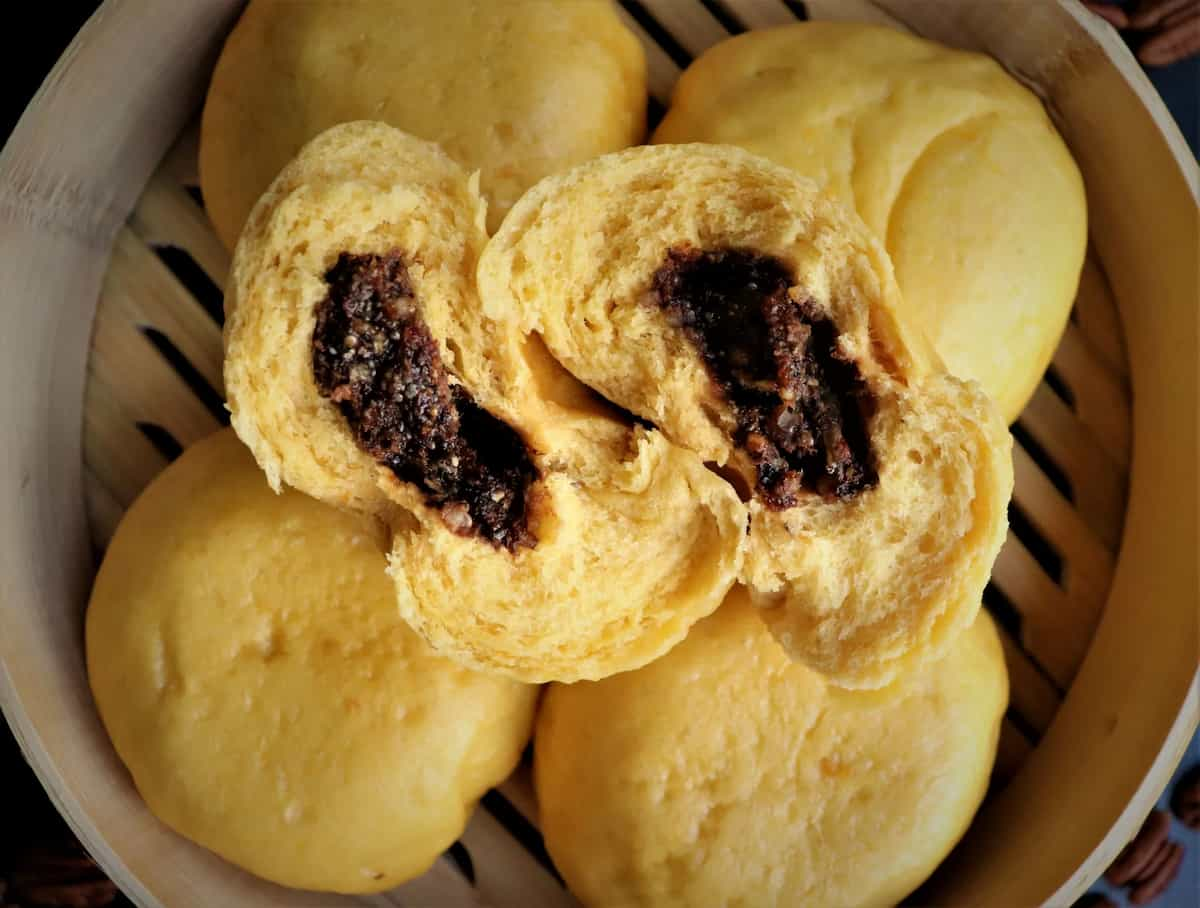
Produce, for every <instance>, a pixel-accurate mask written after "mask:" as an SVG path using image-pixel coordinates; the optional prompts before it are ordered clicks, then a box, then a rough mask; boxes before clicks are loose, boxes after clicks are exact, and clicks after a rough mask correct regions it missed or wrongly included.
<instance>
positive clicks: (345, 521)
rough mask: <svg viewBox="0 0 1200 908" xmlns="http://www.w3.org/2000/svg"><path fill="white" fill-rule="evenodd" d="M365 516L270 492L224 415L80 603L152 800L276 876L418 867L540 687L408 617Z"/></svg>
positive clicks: (95, 676)
mask: <svg viewBox="0 0 1200 908" xmlns="http://www.w3.org/2000/svg"><path fill="white" fill-rule="evenodd" d="M385 544H386V538H385V534H384V532H383V530H382V528H381V527H380V526H379V525H378V524H377V523H376V522H375V521H374V520H372V519H371V518H368V517H364V516H362V515H358V514H353V513H349V512H345V511H340V510H337V509H335V508H331V507H329V506H327V505H323V504H321V503H320V502H318V501H315V500H313V499H312V498H308V497H307V496H304V495H301V494H299V493H297V492H292V491H287V492H284V493H283V494H282V495H276V494H273V493H272V492H271V489H270V488H269V487H268V485H267V483H266V481H265V480H264V478H263V475H262V472H261V471H260V470H259V469H258V468H257V467H256V466H255V463H254V460H253V458H252V457H251V456H250V454H249V452H248V451H247V450H246V449H245V447H244V446H243V445H242V444H241V443H240V442H239V441H238V439H237V437H236V436H235V435H234V433H233V432H232V431H228V430H225V431H221V432H218V433H217V434H216V435H214V436H212V437H211V438H208V439H206V440H204V441H202V442H199V443H198V444H196V445H194V446H193V447H191V448H189V449H188V450H187V451H186V452H185V453H184V454H183V455H182V457H180V458H179V459H178V460H177V461H176V462H175V463H173V464H172V465H171V466H170V467H168V468H167V470H166V471H165V472H164V473H163V474H162V475H161V476H159V477H158V478H157V479H155V480H154V482H152V483H151V484H150V486H149V487H148V488H147V489H146V491H145V492H144V493H143V494H142V495H141V497H139V498H138V500H137V501H136V502H135V503H134V505H133V506H132V507H131V508H130V509H129V511H128V512H127V513H126V515H125V518H124V519H123V520H122V522H121V525H120V527H119V528H118V530H117V533H116V536H115V537H114V538H113V541H112V543H111V545H110V546H109V548H108V552H107V554H106V556H105V559H104V563H103V565H102V566H101V568H100V573H99V575H98V577H97V578H96V584H95V587H94V589H93V591H92V599H91V604H90V606H89V608H88V613H87V661H88V675H89V679H90V681H91V686H92V692H93V694H94V696H95V699H96V705H97V707H98V709H99V711H100V715H101V718H102V719H103V721H104V725H105V727H106V729H107V730H108V733H109V736H110V737H111V738H112V742H113V746H114V747H115V748H116V750H117V753H118V754H119V755H120V757H121V759H122V760H123V761H124V763H125V765H126V766H127V767H128V768H129V771H130V773H131V774H132V776H133V780H134V783H135V784H136V785H137V787H138V790H139V791H140V792H141V794H142V796H143V797H144V798H145V800H146V803H147V804H148V805H149V806H150V809H151V810H153V811H154V813H155V814H156V815H157V816H158V817H159V818H160V819H162V820H163V821H164V822H165V823H167V825H169V826H170V827H171V828H173V829H175V830H176V831H177V832H179V833H181V834H182V835H184V836H186V837H188V838H190V839H192V840H194V841H196V842H198V843H199V844H201V845H203V846H205V847H206V848H209V849H211V850H213V851H215V852H217V853H218V854H220V855H222V856H223V857H225V858H227V859H228V860H230V861H232V862H234V863H235V864H238V865H240V866H242V867H244V868H246V869H248V870H250V871H252V872H254V873H256V874H258V875H260V876H262V877H265V878H267V879H269V880H273V881H275V882H278V883H281V884H283V885H287V886H296V887H300V888H304V889H321V890H335V891H339V892H373V891H379V890H383V889H388V888H391V887H393V886H396V885H398V884H399V883H401V882H403V881H404V880H407V879H410V878H412V877H415V876H417V875H419V874H421V873H423V872H424V871H425V870H426V869H427V868H428V867H429V865H430V864H432V863H433V861H434V860H435V859H436V858H437V857H438V855H439V854H441V852H442V851H443V850H444V849H446V848H447V847H449V846H450V845H451V844H452V843H453V842H454V841H455V839H457V838H458V836H459V835H460V834H461V833H462V830H463V828H464V826H465V825H466V821H467V817H468V815H469V813H470V811H471V809H472V808H473V806H474V803H475V801H476V800H477V799H478V798H479V797H480V796H481V795H482V794H483V792H484V791H486V790H487V789H488V788H489V787H491V786H493V785H495V784H496V783H498V782H499V781H500V780H501V779H503V778H504V777H505V776H507V775H508V774H509V772H511V771H512V769H513V767H514V766H515V765H516V763H517V760H518V759H519V758H520V754H521V751H522V749H523V748H524V746H525V743H526V741H527V739H528V737H529V731H530V727H531V724H532V722H533V712H534V706H535V703H536V700H537V695H538V690H537V688H535V687H529V686H526V685H522V684H517V683H514V682H512V681H508V680H506V679H503V678H497V677H494V676H487V675H483V674H477V673H474V672H471V671H468V670H467V669H464V668H462V667H460V666H459V665H456V664H455V663H454V662H452V661H450V660H448V659H444V658H441V657H439V656H438V655H436V654H435V653H434V652H433V650H432V649H430V648H429V646H427V645H426V644H425V643H424V642H423V641H422V640H421V639H420V638H419V637H418V636H417V635H416V634H415V633H413V632H412V631H411V630H410V629H409V628H408V627H407V626H406V625H405V624H404V622H403V621H402V620H401V619H400V616H399V615H398V614H397V612H396V606H395V595H394V593H393V591H392V585H391V584H390V583H389V582H388V579H387V575H386V574H385V570H384V569H385V558H384V546H385Z"/></svg>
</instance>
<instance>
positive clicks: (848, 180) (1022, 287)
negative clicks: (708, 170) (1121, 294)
mask: <svg viewBox="0 0 1200 908" xmlns="http://www.w3.org/2000/svg"><path fill="white" fill-rule="evenodd" d="M654 141H655V142H663V143H678V142H715V143H728V144H731V145H737V146H740V147H742V148H745V149H747V150H748V151H752V152H755V153H756V154H761V155H763V156H765V157H767V158H770V159H771V160H773V161H775V162H777V163H780V164H785V165H787V166H789V167H791V168H793V169H794V170H796V171H798V172H799V173H801V174H803V175H804V176H807V177H809V178H811V179H813V180H815V181H817V182H818V183H819V184H820V185H821V186H822V187H823V188H824V189H825V190H826V191H828V192H830V193H831V194H833V195H834V196H835V197H836V198H837V199H839V200H840V201H841V202H842V203H843V204H846V205H848V206H851V207H853V208H854V209H855V210H856V211H857V212H858V214H859V215H861V217H862V218H863V220H864V221H865V222H866V223H867V225H868V227H870V228H871V229H872V230H873V231H875V233H876V234H877V235H878V236H879V238H880V239H881V240H882V241H883V242H884V244H885V245H886V247H887V251H888V253H889V255H890V256H891V259H892V262H893V264H894V265H895V269H896V279H897V281H898V283H899V285H900V289H901V291H902V293H903V313H902V314H903V315H904V317H905V318H908V319H911V321H912V323H913V325H914V326H915V327H916V328H918V329H920V330H922V331H924V332H925V333H926V334H927V335H928V336H929V338H930V340H931V341H932V342H933V344H934V346H935V347H936V348H937V351H938V353H939V354H940V355H941V357H942V359H944V360H945V362H946V365H947V367H948V368H949V370H950V371H951V372H952V373H954V374H955V375H960V376H962V377H964V378H973V379H976V380H978V381H979V382H980V384H981V385H982V386H983V389H984V391H986V392H987V393H988V395H989V396H990V397H991V398H992V399H993V400H995V401H996V403H997V405H998V406H999V407H1000V410H1001V412H1002V413H1003V415H1004V417H1005V418H1006V419H1007V420H1008V421H1010V422H1011V421H1012V420H1014V419H1016V417H1017V414H1018V413H1020V411H1021V409H1022V407H1023V406H1024V405H1025V402H1026V401H1027V400H1028V399H1029V397H1030V395H1031V394H1032V393H1033V390H1034V388H1035V387H1036V386H1037V383H1038V382H1039V381H1040V380H1041V376H1042V373H1043V372H1044V371H1045V369H1046V366H1047V365H1048V364H1049V362H1050V358H1051V356H1052V355H1053V353H1054V349H1055V347H1056V346H1057V345H1058V339H1059V337H1060V336H1061V334H1062V331H1063V328H1064V327H1065V325H1066V322H1067V317H1068V314H1069V313H1070V310H1071V305H1072V302H1073V300H1074V297H1075V291H1076V288H1077V285H1078V282H1079V274H1080V269H1081V267H1082V265H1083V258H1084V252H1085V247H1086V243H1087V209H1086V202H1085V199H1084V187H1083V181H1082V178H1081V177H1080V174H1079V170H1078V168H1077V167H1076V165H1075V162H1074V161H1073V160H1072V159H1071V155H1070V153H1069V152H1068V150H1067V148H1066V145H1065V144H1064V143H1063V141H1062V139H1061V138H1060V137H1059V135H1058V133H1057V132H1056V131H1055V129H1054V126H1053V124H1052V123H1051V122H1050V119H1049V117H1048V116H1047V115H1046V112H1045V110H1044V109H1043V107H1042V104H1041V102H1040V101H1039V100H1038V98H1037V97H1036V96H1035V95H1034V94H1033V93H1032V92H1031V91H1029V90H1028V89H1026V88H1025V87H1023V86H1022V85H1021V84H1020V83H1018V82H1017V81H1016V80H1015V79H1014V78H1012V77H1011V76H1009V75H1008V73H1006V72H1005V71H1004V70H1003V69H1002V68H1001V67H1000V65H999V64H998V63H996V61H994V60H992V59H990V58H988V57H985V56H982V55H980V54H974V53H966V52H963V51H959V50H953V49H951V48H948V47H944V46H942V45H939V44H935V43H934V42H931V41H926V40H923V39H920V38H916V37H913V36H911V35H907V34H903V33H901V32H897V31H893V30H891V29H887V28H881V27H878V26H869V25H858V24H851V23H837V22H805V23H798V24H796V25H789V26H784V27H781V28H773V29H766V30H763V31H754V32H749V33H746V34H743V35H739V36H737V37H736V38H733V39H730V40H728V41H724V42H722V43H720V44H718V45H716V46H714V47H713V48H711V49H710V50H708V51H707V52H706V53H704V54H703V55H702V56H701V57H700V58H699V59H697V60H696V61H695V62H694V63H693V64H692V65H691V66H690V67H689V68H688V69H687V71H686V72H685V73H684V74H683V76H682V77H681V78H680V80H679V82H678V83H677V85H676V88H675V91H674V95H673V97H672V100H671V106H670V109H669V110H668V112H667V115H666V117H665V118H664V119H663V121H662V123H661V124H660V125H659V127H658V129H657V130H656V131H655V134H654Z"/></svg>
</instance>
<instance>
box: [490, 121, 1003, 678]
mask: <svg viewBox="0 0 1200 908" xmlns="http://www.w3.org/2000/svg"><path fill="white" fill-rule="evenodd" d="M479 289H480V294H481V297H482V305H483V307H484V312H485V313H487V314H491V315H492V316H493V317H495V318H500V317H502V316H504V315H505V314H506V313H511V312H514V311H517V312H520V314H521V315H520V317H521V319H522V330H523V331H525V332H528V333H530V334H532V335H534V336H537V337H540V338H541V339H542V340H543V341H544V343H545V345H546V348H547V349H548V350H549V351H550V353H551V354H552V355H553V356H555V357H556V358H557V359H558V360H559V362H561V363H562V365H563V366H564V367H565V368H566V369H567V370H568V371H569V372H570V373H571V374H573V375H574V376H576V377H577V378H578V379H579V380H581V381H583V382H584V383H586V384H587V385H589V386H590V387H592V388H594V389H595V390H596V391H597V392H599V393H600V394H601V395H603V396H604V397H605V398H607V399H608V400H611V401H613V402H614V403H616V404H617V405H618V406H620V407H623V408H624V409H626V410H628V411H630V412H632V413H634V414H636V415H637V416H639V417H641V418H642V419H644V420H646V421H648V422H649V423H651V424H653V425H654V426H656V427H658V428H659V429H661V430H662V432H663V433H664V434H665V435H666V436H667V437H668V438H669V439H671V440H672V441H673V442H675V443H676V444H677V445H680V446H682V447H684V448H687V449H689V450H690V451H693V452H695V454H696V455H697V457H698V458H699V459H701V460H703V461H706V462H710V463H713V464H716V465H718V466H720V467H722V468H723V469H722V475H724V476H726V477H727V478H731V479H732V480H733V481H734V482H735V483H736V484H737V485H739V487H740V488H741V489H742V490H743V494H744V495H745V496H747V497H748V498H749V499H750V500H749V503H748V509H749V515H750V527H749V537H748V540H747V543H748V544H747V549H746V556H745V562H744V566H743V569H742V572H741V575H740V576H741V578H742V580H743V581H744V582H745V583H746V584H748V585H749V586H750V588H751V590H752V595H753V597H754V599H755V602H756V604H757V605H760V606H761V607H762V608H763V615H764V617H765V618H766V620H767V621H768V623H769V624H770V626H771V629H772V630H773V631H774V632H775V634H776V636H777V637H778V638H779V640H780V641H781V642H782V643H783V644H784V646H785V648H786V649H787V650H788V651H789V652H791V653H792V655H793V656H794V657H796V658H798V659H801V660H803V661H804V662H806V663H807V664H808V665H810V666H811V667H813V668H815V669H817V670H818V671H820V672H821V673H822V674H824V675H826V676H827V677H828V678H829V679H831V680H833V681H834V682H835V683H837V684H840V685H843V686H846V687H858V688H861V687H878V686H880V685H883V684H886V683H887V682H888V681H890V680H891V679H892V678H893V677H895V675H896V674H897V673H898V672H900V671H902V670H904V668H905V667H906V666H911V665H914V664H917V663H920V662H921V661H922V660H924V659H926V658H928V657H930V656H932V655H936V654H937V653H940V652H942V651H944V649H945V648H946V647H947V646H948V645H950V643H951V641H953V640H954V638H955V637H956V636H957V635H958V634H959V633H960V632H961V631H962V630H964V629H965V628H966V627H967V626H968V625H970V623H971V621H972V619H973V618H974V616H975V613H976V611H977V610H978V608H979V602H980V597H981V595H982V592H983V588H984V586H985V585H986V583H987V580H988V576H989V574H990V572H991V567H992V563H993V562H994V560H995V558H996V554H997V553H998V551H999V549H1000V546H1001V544H1002V543H1003V541H1004V538H1005V530H1006V527H1007V516H1006V514H1007V510H1006V509H1007V504H1008V499H1009V496H1010V494H1011V492H1012V483H1013V474H1012V454H1011V448H1012V441H1011V438H1010V436H1009V434H1008V431H1007V429H1006V428H1005V425H1004V422H1003V420H1002V419H1001V417H1000V415H999V413H998V412H997V411H996V408H995V406H994V405H993V404H992V403H991V401H990V400H989V399H988V398H987V397H986V396H985V395H984V394H983V393H982V392H981V390H980V389H979V386H978V385H977V384H975V383H974V382H970V381H961V380H959V379H957V378H954V377H952V376H950V375H947V374H946V373H945V372H944V370H943V368H942V366H941V364H940V362H939V361H938V359H937V357H936V355H934V354H932V353H931V352H930V351H929V350H928V348H927V346H926V344H925V342H924V341H923V338H922V337H921V335H920V334H919V333H915V332H911V331H909V330H908V329H907V327H906V325H905V323H904V322H903V321H900V320H897V317H896V313H897V312H898V311H899V310H901V309H902V308H903V301H902V300H901V298H900V295H899V292H898V290H897V288H896V284H895V280H894V278H893V275H892V269H891V265H890V263H889V262H888V258H887V254H886V253H885V252H884V251H883V249H882V248H881V247H880V245H879V243H878V242H877V241H876V240H875V239H874V237H873V236H872V235H871V234H870V233H869V231H867V230H866V229H865V228H864V226H863V224H862V222H861V221H860V220H859V219H858V218H856V217H855V216H854V214H853V213H852V212H850V211H848V210H847V209H844V208H843V207H841V206H840V205H838V204H836V203H835V202H834V201H833V200H831V199H829V198H828V197H826V196H824V195H822V194H821V193H819V192H818V191H817V189H816V187H815V186H814V185H813V184H812V183H811V182H810V181H808V180H806V179H804V178H802V177H800V176H798V175H797V174H796V173H795V172H794V171H791V170H788V169H786V168H783V167H780V166H778V165H776V164H772V163H770V162H769V161H767V160H765V159H763V158H760V157H756V156H754V155H750V154H748V153H746V152H744V151H741V150H739V149H736V148H732V147H729V146H709V145H695V144H693V145H674V146H672V145H658V146H651V147H642V148H633V149H628V150H626V151H621V152H616V153H614V154H611V155H606V156H604V157H601V158H597V159H595V160H594V161H591V162H589V163H587V164H584V165H580V166H579V167H576V168H573V169H572V170H570V171H566V172H564V173H562V174H557V175H555V176H552V177H548V178H546V179H545V180H543V181H542V182H541V183H539V184H538V185H537V186H536V187H534V188H533V189H531V190H530V191H529V192H528V193H526V194H525V196H524V197H523V198H522V199H521V201H520V202H518V203H517V205H516V206H514V207H513V209H512V211H511V212H510V213H509V215H508V217H507V218H506V219H505V221H504V224H503V226H502V227H501V229H500V230H499V231H498V232H497V233H496V235H495V236H494V237H493V238H492V239H491V241H490V242H489V243H488V245H487V247H486V248H485V249H484V251H483V253H482V257H481V259H480V264H479Z"/></svg>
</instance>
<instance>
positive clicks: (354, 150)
mask: <svg viewBox="0 0 1200 908" xmlns="http://www.w3.org/2000/svg"><path fill="white" fill-rule="evenodd" d="M482 210H483V209H482V201H481V199H480V197H479V194H478V188H477V185H476V182H475V181H474V180H473V179H470V178H468V176H467V174H466V173H465V172H464V171H463V170H462V169H461V168H460V167H459V166H458V165H457V164H455V163H454V162H453V161H452V160H451V159H450V158H449V157H448V156H446V155H445V154H444V153H443V152H442V151H441V150H439V149H438V148H437V146H435V145H433V144H431V143H428V142H424V141H422V140H420V139H416V138H414V137H412V136H409V135H407V134H405V133H402V132H400V131H399V130H396V129H393V128H392V127H390V126H387V125H386V124H383V123H372V122H359V123H348V124H342V125H340V126H337V127H334V128H332V129H330V130H327V131H326V132H325V133H323V134H322V135H321V136H319V137H318V138H316V139H314V140H313V141H312V142H311V143H309V144H308V145H307V146H305V148H304V149H303V150H302V151H301V153H300V155H299V156H297V158H296V160H295V161H293V162H292V163H290V164H289V165H288V166H287V167H286V168H284V170H283V171H282V172H281V173H280V174H279V176H278V178H277V179H276V180H275V181H274V182H273V183H272V185H271V188H270V189H269V190H268V191H267V193H266V194H265V195H264V196H263V197H262V199H261V200H260V201H259V202H258V204H257V205H256V206H255V209H254V211H253V213H252V214H251V217H250V219H249V221H248V223H247V226H246V229H245V231H244V232H243V234H242V237H241V239H240V241H239V242H238V245H237V248H236V250H235V253H234V260H233V269H232V272H231V275H230V280H229V282H228V284H227V288H226V324H225V354H226V355H225V387H226V391H227V393H228V396H229V408H230V411H231V414H232V422H233V426H234V428H235V429H236V430H237V432H238V434H239V436H241V438H242V439H243V440H244V441H245V442H246V443H247V445H248V446H249V447H250V449H251V450H252V451H253V453H254V455H255V457H256V459H257V460H258V462H259V464H260V465H261V466H262V467H263V469H264V470H265V471H266V473H267V476H268V478H269V480H270V482H271V484H272V486H274V487H275V488H279V487H281V485H283V484H287V485H290V486H293V487H294V488H297V489H299V490H300V491H302V492H305V493H307V494H309V495H313V496H314V497H317V498H319V499H321V500H323V501H326V502H328V503H331V504H335V505H338V506H341V507H349V508H354V509H358V510H363V511H366V512H368V513H371V514H375V515H377V516H379V517H380V518H382V519H383V520H385V521H386V522H387V524H388V526H389V528H390V530H391V534H392V540H391V548H392V553H391V571H392V574H393V577H394V578H395V581H396V592H397V598H398V602H399V607H400V611H401V614H402V615H403V617H404V618H405V619H406V620H407V621H408V622H409V623H410V624H411V625H412V626H413V628H414V629H416V630H417V632H418V633H419V634H420V635H421V636H422V637H424V638H425V639H426V640H427V641H428V642H430V643H431V644H432V645H433V646H434V647H435V648H436V649H437V650H438V651H439V652H441V653H443V654H446V655H449V656H451V657H453V658H455V659H457V660H459V661H460V662H462V663H463V664H466V665H469V666H471V667H474V668H478V669H485V670H491V671H498V672H503V673H505V674H507V675H509V676H511V677H513V678H516V679H518V680H522V681H533V682H541V681H548V680H560V681H567V680H575V679H579V678H590V679H595V678H600V677H603V676H604V675H606V674H610V673H611V672H614V671H623V670H627V669H630V668H636V667H637V666H640V665H644V664H645V663H646V662H647V661H649V660H650V659H653V658H654V657H656V656H658V655H660V654H661V653H663V652H665V651H666V650H667V649H668V648H669V647H670V646H672V645H673V644H674V643H676V642H678V641H679V640H681V639H682V638H683V636H684V634H685V633H686V632H687V629H688V627H690V626H691V624H692V623H693V622H695V621H696V620H698V619H699V618H701V617H703V616H704V615H707V614H709V613H710V612H712V610H713V609H715V608H716V607H717V605H718V604H720V602H721V600H722V599H723V598H724V596H725V593H726V592H727V591H728V590H729V588H730V586H732V584H733V582H734V579H735V578H736V576H737V573H738V570H739V569H740V567H741V564H742V558H743V554H744V547H745V539H746V533H745V527H746V510H745V507H744V506H743V505H742V503H741V502H740V501H739V500H738V497H737V495H736V493H735V492H734V491H733V489H732V488H730V487H729V486H728V485H727V484H726V483H725V482H724V480H722V479H721V478H720V477H718V476H716V475H714V474H713V473H710V472H709V471H708V470H707V469H705V467H704V465H703V463H702V462H701V461H700V460H699V459H698V458H697V457H695V455H693V454H692V453H691V452H690V451H687V450H686V449H684V448H683V447H680V446H678V445H675V444H672V443H671V442H670V441H668V439H667V438H666V437H664V435H663V434H662V433H660V432H656V431H652V430H648V429H645V428H642V427H638V426H631V425H629V424H628V423H627V422H626V421H624V420H622V419H621V418H619V415H618V414H616V413H615V412H614V411H613V410H612V408H611V407H609V406H608V405H607V404H605V403H604V402H603V401H601V400H599V399H598V398H596V396H595V395H594V394H591V393H590V392H588V391H587V389H586V388H584V386H582V385H581V384H579V383H578V382H577V381H576V380H575V379H573V378H571V376H570V375H569V374H567V373H566V372H565V371H564V370H563V369H562V368H561V367H560V366H559V365H558V364H557V363H556V362H555V361H554V360H553V359H552V358H551V356H550V355H549V354H548V353H547V352H546V349H545V347H544V346H543V345H542V344H541V342H540V340H538V339H537V338H536V337H532V336H528V335H526V334H524V333H522V332H521V331H520V330H519V328H518V326H517V322H516V311H515V310H509V311H498V312H495V313H487V312H485V311H484V307H483V303H482V301H481V299H480V297H479V293H478V291H477V286H476V267H477V264H478V261H479V259H480V257H481V256H482V254H483V249H484V247H485V245H486V243H487V235H486V233H485V232H484V228H483V220H482ZM335 295H336V299H335ZM389 295H390V298H389ZM318 345H320V346H319V347H318ZM330 362H332V363H333V365H332V366H329V365H328V363H330ZM346 364H352V365H346ZM318 367H320V368H321V369H326V368H328V369H329V370H330V371H331V372H336V371H337V370H339V369H340V370H342V372H339V373H338V375H339V376H340V377H336V378H335V380H332V381H327V380H321V381H319V380H318V378H317V372H318ZM322 374H324V373H322ZM476 467H479V469H476ZM455 471H458V475H451V474H453V473H454V472H455ZM473 471H474V472H473ZM615 565H619V566H620V578H621V582H620V583H619V584H613V583H608V582H606V576H607V572H609V571H611V570H613V568H614V566H615Z"/></svg>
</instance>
